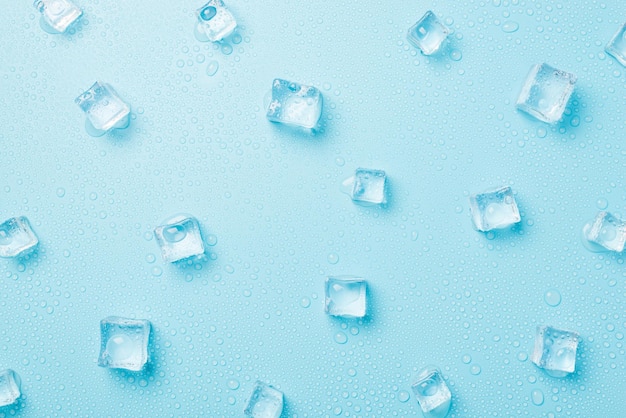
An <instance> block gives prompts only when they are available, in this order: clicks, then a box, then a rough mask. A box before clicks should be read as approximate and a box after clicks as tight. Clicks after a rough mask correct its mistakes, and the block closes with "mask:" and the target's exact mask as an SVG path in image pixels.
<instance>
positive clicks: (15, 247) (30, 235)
mask: <svg viewBox="0 0 626 418" xmlns="http://www.w3.org/2000/svg"><path fill="white" fill-rule="evenodd" d="M38 243H39V240H38V239H37V235H35V232H34V231H33V230H32V228H31V227H30V223H29V222H28V219H26V217H24V216H20V217H17V218H11V219H9V220H7V221H5V222H4V223H2V224H0V257H7V258H10V257H17V256H20V255H26V254H28V253H29V252H31V251H33V250H34V249H35V247H36V246H37V244H38Z"/></svg>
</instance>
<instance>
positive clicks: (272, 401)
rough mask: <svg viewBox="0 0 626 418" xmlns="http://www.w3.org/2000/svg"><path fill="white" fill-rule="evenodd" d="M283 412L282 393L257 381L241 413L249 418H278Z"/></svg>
mask: <svg viewBox="0 0 626 418" xmlns="http://www.w3.org/2000/svg"><path fill="white" fill-rule="evenodd" d="M282 412H283V393H282V392H281V391H279V390H277V389H275V388H273V387H272V386H270V385H267V384H265V383H263V382H260V381H257V382H256V383H255V384H254V390H253V391H252V395H250V400H249V401H248V405H247V406H246V409H245V410H244V411H243V413H244V414H245V415H246V417H249V418H279V417H280V414H282Z"/></svg>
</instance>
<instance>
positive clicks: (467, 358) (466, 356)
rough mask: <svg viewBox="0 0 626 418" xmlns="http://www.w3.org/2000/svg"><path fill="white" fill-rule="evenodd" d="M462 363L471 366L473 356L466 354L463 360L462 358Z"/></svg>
mask: <svg viewBox="0 0 626 418" xmlns="http://www.w3.org/2000/svg"><path fill="white" fill-rule="evenodd" d="M461 361H462V362H463V363H465V364H470V363H471V362H472V356H470V355H469V354H466V355H464V356H463V358H461Z"/></svg>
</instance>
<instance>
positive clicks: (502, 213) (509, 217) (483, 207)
mask: <svg viewBox="0 0 626 418" xmlns="http://www.w3.org/2000/svg"><path fill="white" fill-rule="evenodd" d="M469 201H470V214H471V215H472V222H473V223H474V227H475V228H476V229H477V230H478V231H482V232H487V231H491V230H493V229H501V228H506V227H508V226H510V225H513V224H516V223H518V222H519V221H521V219H522V218H521V216H520V213H519V209H518V208H517V203H516V202H515V198H514V197H513V191H512V190H511V188H510V187H509V186H505V187H500V188H498V189H494V190H490V191H487V192H484V193H478V194H475V195H472V196H470V198H469Z"/></svg>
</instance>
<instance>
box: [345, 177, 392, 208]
mask: <svg viewBox="0 0 626 418" xmlns="http://www.w3.org/2000/svg"><path fill="white" fill-rule="evenodd" d="M351 197H352V200H354V201H355V202H360V203H370V204H376V205H381V204H384V203H386V202H387V175H386V174H385V172H384V171H382V170H372V169H368V168H357V169H356V171H355V173H354V182H353V184H352V196H351Z"/></svg>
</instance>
